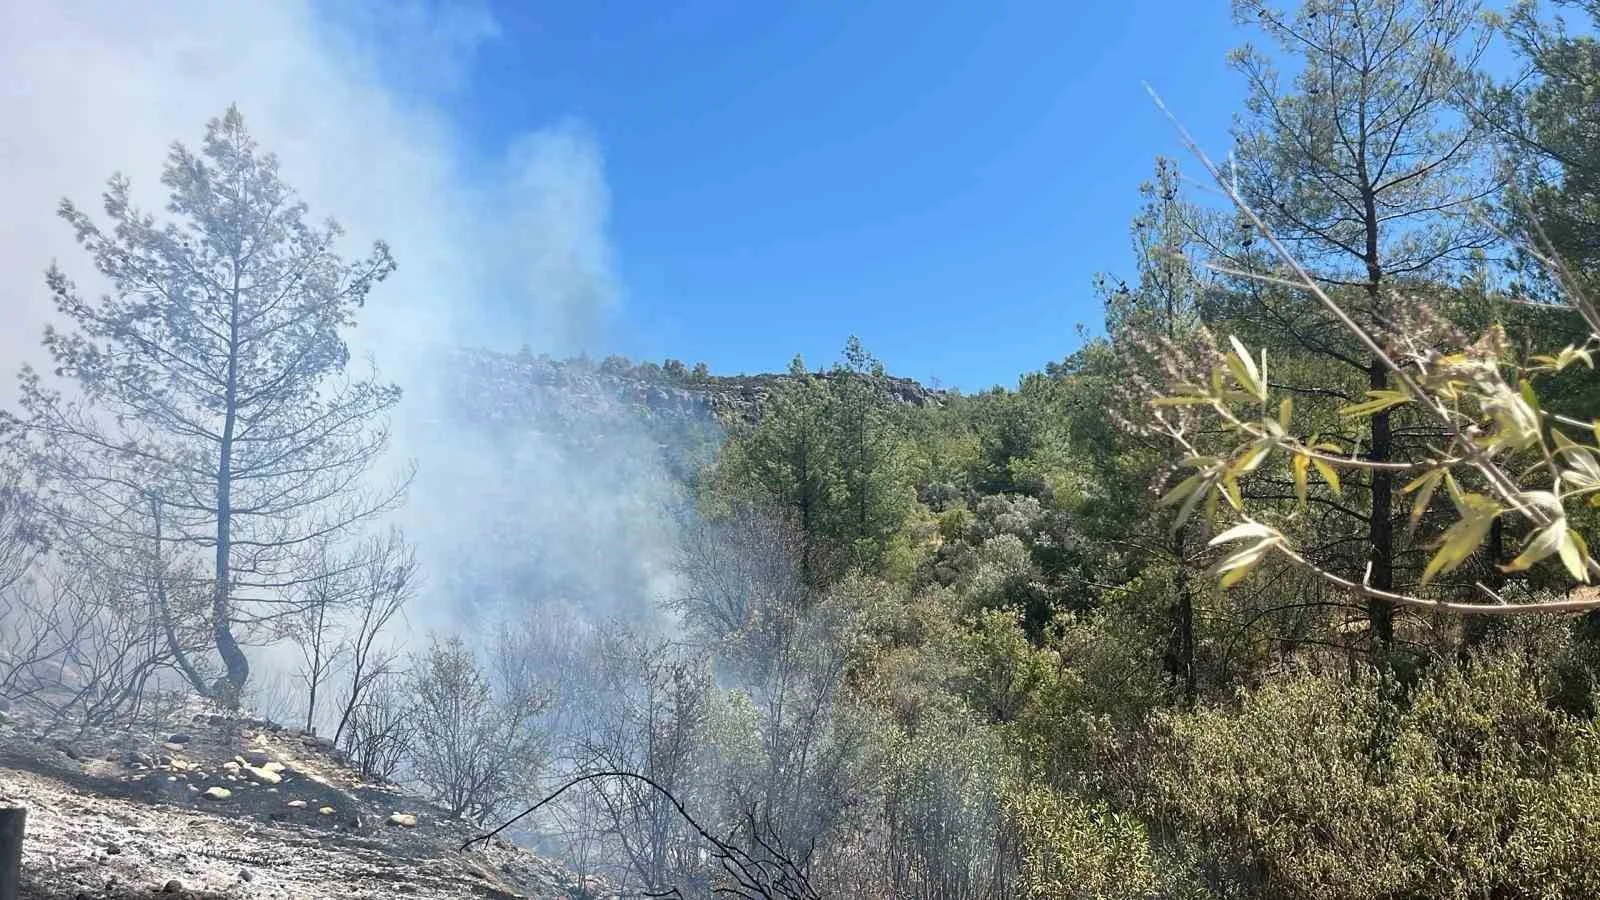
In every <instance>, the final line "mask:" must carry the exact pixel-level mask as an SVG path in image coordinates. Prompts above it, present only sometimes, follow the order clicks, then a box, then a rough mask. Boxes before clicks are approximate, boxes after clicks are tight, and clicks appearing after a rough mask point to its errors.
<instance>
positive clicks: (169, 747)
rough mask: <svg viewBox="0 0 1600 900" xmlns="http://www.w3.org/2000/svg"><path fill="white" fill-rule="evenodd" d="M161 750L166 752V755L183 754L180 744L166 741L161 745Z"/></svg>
mask: <svg viewBox="0 0 1600 900" xmlns="http://www.w3.org/2000/svg"><path fill="white" fill-rule="evenodd" d="M161 749H163V750H165V751H167V752H168V753H181V752H183V745H182V744H174V743H173V742H171V741H167V742H166V743H164V744H162V745H161Z"/></svg>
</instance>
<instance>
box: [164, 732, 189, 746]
mask: <svg viewBox="0 0 1600 900" xmlns="http://www.w3.org/2000/svg"><path fill="white" fill-rule="evenodd" d="M191 740H193V738H191V737H190V736H189V735H187V734H184V733H183V732H181V731H180V732H178V733H177V734H174V735H172V736H171V737H168V738H167V743H169V744H187V743H189V742H190V741H191Z"/></svg>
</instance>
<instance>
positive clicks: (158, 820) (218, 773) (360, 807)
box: [0, 710, 611, 900]
mask: <svg viewBox="0 0 1600 900" xmlns="http://www.w3.org/2000/svg"><path fill="white" fill-rule="evenodd" d="M185 719H186V720H187V721H184V720H185ZM58 730H59V729H51V728H48V727H46V726H45V725H44V724H43V723H41V722H38V721H35V720H31V719H30V718H29V717H28V715H27V714H26V712H25V711H21V710H12V712H11V713H10V714H0V805H16V804H19V803H20V804H21V805H23V806H25V807H27V808H28V820H27V839H26V840H25V841H24V844H23V860H22V865H23V892H22V895H23V897H24V898H25V900H44V898H50V900H55V898H64V900H78V898H82V900H102V898H104V900H110V898H118V900H122V898H135V897H160V898H163V900H172V898H174V897H176V898H196V900H198V898H247V897H248V898H257V897H259V898H267V897H273V898H285V900H302V898H304V900H313V898H316V900H320V898H374V900H375V898H390V897H397V896H412V897H438V898H529V900H558V898H560V900H577V898H599V897H606V896H611V894H610V893H609V892H608V891H606V890H605V886H604V885H602V884H600V883H598V882H596V881H594V880H592V879H590V880H587V881H586V880H584V879H581V878H579V877H578V876H576V875H574V874H573V873H571V872H570V871H568V870H567V869H565V868H563V867H561V866H560V865H558V864H555V863H552V862H549V861H547V860H544V859H541V858H539V857H537V856H534V855H533V854H530V853H528V852H526V851H524V850H522V849H520V848H517V847H514V846H513V845H511V844H509V843H506V842H503V841H499V840H494V841H491V842H490V843H489V844H488V845H482V844H480V845H477V848H476V849H474V850H471V851H468V852H465V853H462V852H458V851H457V850H456V848H457V847H458V846H459V845H460V844H461V843H462V842H463V841H465V840H467V839H468V838H470V837H474V836H476V835H477V834H479V833H480V832H478V831H477V830H476V829H474V828H473V827H471V826H469V825H466V824H463V823H461V822H456V821H451V820H449V819H448V818H446V816H445V815H444V811H443V810H440V809H438V808H437V807H435V806H432V805H431V804H428V803H426V802H424V801H422V800H419V799H418V798H416V797H413V796H409V795H407V794H406V793H404V792H402V791H401V790H399V789H398V788H396V787H395V786H393V785H389V784H373V783H366V782H363V781H362V780H361V779H360V778H359V777H358V776H357V774H356V772H355V771H354V770H352V769H350V768H349V767H347V766H345V765H343V764H342V762H341V761H340V760H339V758H338V756H337V754H335V753H333V752H332V751H331V749H330V748H329V747H328V746H327V744H326V743H325V742H323V741H321V740H320V739H318V738H315V737H313V736H310V735H306V734H303V733H301V732H298V731H296V730H293V729H284V728H280V727H278V726H276V725H273V724H271V723H267V722H261V721H258V720H251V719H243V718H236V717H232V716H225V715H217V714H215V713H210V712H204V711H201V712H194V713H193V714H192V715H188V716H185V717H183V718H182V719H180V721H178V722H177V723H176V724H175V726H174V727H173V728H172V729H171V730H168V729H163V730H162V731H161V732H157V733H135V732H129V731H98V730H85V731H81V732H78V733H75V734H70V735H67V736H52V734H53V733H54V732H56V731H58Z"/></svg>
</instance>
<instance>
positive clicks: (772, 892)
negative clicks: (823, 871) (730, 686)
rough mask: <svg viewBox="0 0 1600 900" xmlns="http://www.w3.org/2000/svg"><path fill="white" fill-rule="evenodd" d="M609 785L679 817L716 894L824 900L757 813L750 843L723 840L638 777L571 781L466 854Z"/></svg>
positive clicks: (662, 892)
mask: <svg viewBox="0 0 1600 900" xmlns="http://www.w3.org/2000/svg"><path fill="white" fill-rule="evenodd" d="M607 782H617V783H621V784H629V785H636V786H637V787H638V790H640V791H647V792H650V793H652V794H654V795H656V796H658V797H660V798H661V800H662V801H663V802H664V803H666V804H667V806H668V808H669V809H671V810H672V812H673V813H674V814H675V815H676V817H677V818H678V819H679V820H680V821H681V822H682V823H683V824H684V825H686V826H687V827H688V828H689V829H690V831H692V833H693V834H694V835H696V836H697V837H698V839H699V841H700V842H701V845H702V847H703V848H704V849H705V850H706V851H707V853H706V855H707V856H708V857H709V858H710V859H713V860H715V861H716V863H717V866H718V868H719V869H720V870H721V875H720V877H719V878H718V879H717V881H716V883H715V884H714V885H712V887H711V892H712V893H713V894H718V895H723V896H729V897H741V898H745V900H820V898H821V896H822V895H821V893H820V892H818V890H817V889H816V887H815V886H813V885H812V883H811V876H810V874H809V872H808V870H807V867H806V865H805V862H804V861H803V860H800V861H797V860H795V859H794V858H792V857H791V856H790V855H788V854H786V853H784V852H783V851H782V850H781V849H780V848H779V847H778V846H776V845H775V843H774V842H773V840H772V838H773V836H774V832H773V830H772V829H771V827H770V823H767V822H765V821H763V820H761V819H758V818H757V817H756V815H755V814H754V813H747V814H746V815H745V817H744V819H743V821H742V822H741V826H742V831H743V834H744V837H745V840H739V839H737V838H733V837H722V836H719V835H718V834H716V833H715V832H714V831H712V830H711V829H710V828H708V827H707V826H706V825H704V824H702V823H701V821H700V820H699V819H698V818H696V817H695V816H694V815H693V814H692V813H691V812H690V811H689V809H688V807H687V806H685V805H684V803H683V801H682V800H680V799H679V798H678V796H677V795H676V794H674V793H673V792H672V790H671V789H670V788H668V787H667V786H665V785H663V784H662V783H660V782H658V781H656V780H655V779H653V778H651V777H649V776H647V775H640V774H639V773H637V772H628V771H621V770H610V771H601V772H589V773H586V774H583V775H579V776H576V777H574V778H571V779H569V780H568V781H567V782H566V783H565V784H563V785H561V786H560V787H558V788H556V789H555V790H554V791H552V792H551V793H549V794H547V795H545V796H544V797H543V798H542V799H540V800H539V801H538V802H537V803H535V804H533V805H532V806H530V807H528V808H527V809H525V810H523V811H522V812H520V813H518V814H517V815H515V816H513V817H512V818H511V819H509V820H508V821H506V822H504V823H502V824H501V825H499V826H498V827H496V828H495V829H494V830H493V831H490V832H488V833H487V834H483V835H480V836H478V837H475V838H472V839H471V840H468V841H466V842H464V843H463V844H462V845H461V846H460V848H458V849H459V850H461V851H465V850H468V849H470V848H471V847H472V846H473V845H474V844H479V843H486V842H487V841H489V840H490V839H491V838H493V837H494V836H495V835H497V834H499V833H500V832H502V831H505V830H506V829H507V828H509V827H511V826H512V825H515V824H516V823H517V822H519V821H521V820H522V819H524V818H526V817H528V816H530V815H533V814H534V813H536V812H538V811H539V810H540V809H542V808H543V807H545V806H546V805H548V804H550V803H553V802H555V801H556V800H558V799H560V797H561V795H563V794H565V793H566V792H567V791H570V790H572V789H573V788H575V787H578V786H580V785H591V786H603V785H604V784H606V783H607ZM645 895H646V896H650V897H680V898H681V897H683V896H684V893H683V889H682V888H681V887H679V886H677V885H664V886H661V887H655V888H649V889H647V890H646V892H645Z"/></svg>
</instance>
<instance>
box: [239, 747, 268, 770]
mask: <svg viewBox="0 0 1600 900" xmlns="http://www.w3.org/2000/svg"><path fill="white" fill-rule="evenodd" d="M244 761H245V762H246V763H248V764H249V765H252V766H264V765H266V764H267V763H269V762H272V754H270V753H268V752H267V751H265V750H246V751H245V752H244Z"/></svg>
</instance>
